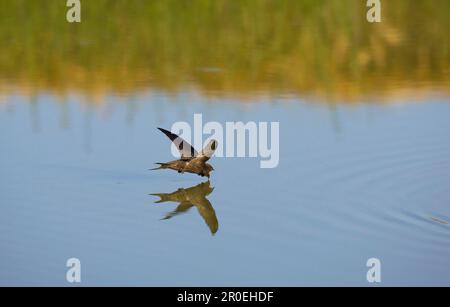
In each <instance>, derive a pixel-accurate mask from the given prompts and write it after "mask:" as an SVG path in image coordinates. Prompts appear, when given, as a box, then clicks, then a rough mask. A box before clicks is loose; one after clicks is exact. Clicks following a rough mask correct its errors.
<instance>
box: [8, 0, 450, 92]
mask: <svg viewBox="0 0 450 307" xmlns="http://www.w3.org/2000/svg"><path fill="white" fill-rule="evenodd" d="M81 2H82V22H81V24H69V23H68V22H67V21H66V18H65V15H66V11H67V8H66V6H65V3H66V1H65V0H58V1H55V0H32V1H30V0H2V1H1V2H0V42H1V45H2V50H1V53H0V91H7V90H8V88H9V87H22V88H27V89H31V90H36V89H38V90H46V91H50V92H53V93H56V94H58V93H60V94H64V93H66V92H68V91H73V90H76V91H79V92H82V93H84V94H87V95H91V94H92V95H103V94H106V93H107V92H111V91H112V92H132V91H137V90H141V89H146V88H152V89H157V90H163V91H168V92H176V91H179V90H182V89H185V88H186V87H194V88H196V89H198V90H199V91H200V92H201V93H203V94H204V95H227V96H240V97H253V96H254V95H257V94H267V95H272V94H279V93H282V94H283V93H292V94H295V95H312V96H319V97H325V98H327V99H345V100H348V101H351V100H356V99H359V98H361V97H365V96H370V95H373V94H378V95H380V94H381V96H390V95H392V94H393V92H394V89H398V88H402V87H409V88H416V89H417V90H420V89H428V88H430V87H432V86H433V87H434V86H436V87H439V88H440V90H443V91H444V92H446V93H447V92H448V89H449V85H450V72H449V69H450V58H449V44H450V36H449V34H448V31H449V29H450V1H448V0H433V1H427V0H395V1H382V4H383V13H382V22H381V23H379V24H370V23H368V22H367V21H366V10H367V9H366V7H365V1H362V0H303V1H302V0H293V1H283V0H239V1H238V0H214V1H213V0H191V1H185V0H167V1H164V0H160V1H156V0H155V1H151V0H149V1H141V0H88V1H86V0H84V1H81Z"/></svg>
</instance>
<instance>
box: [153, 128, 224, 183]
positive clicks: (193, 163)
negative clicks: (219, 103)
mask: <svg viewBox="0 0 450 307" xmlns="http://www.w3.org/2000/svg"><path fill="white" fill-rule="evenodd" d="M158 130H160V131H161V132H162V133H164V134H165V135H166V136H167V137H168V138H169V139H170V140H171V141H172V142H173V143H174V144H175V146H176V147H177V149H178V151H179V152H180V154H181V158H180V159H178V160H174V161H169V162H165V163H160V162H158V163H156V164H158V165H159V167H156V168H152V169H151V170H159V169H172V170H175V171H177V172H178V173H185V172H186V173H193V174H197V175H199V176H202V177H205V176H206V177H208V180H209V178H210V176H211V175H210V173H211V172H212V171H213V170H214V168H213V167H212V166H211V164H209V163H206V161H208V160H209V159H210V158H211V156H212V155H213V154H214V152H215V151H216V149H217V145H218V142H217V141H216V140H214V139H212V140H210V141H209V142H208V144H206V146H205V147H204V148H203V149H202V151H201V152H197V151H196V150H195V148H194V147H192V145H191V144H189V143H188V142H186V141H185V140H183V139H182V138H181V137H180V136H178V135H176V134H175V133H172V132H170V131H168V130H166V129H163V128H158Z"/></svg>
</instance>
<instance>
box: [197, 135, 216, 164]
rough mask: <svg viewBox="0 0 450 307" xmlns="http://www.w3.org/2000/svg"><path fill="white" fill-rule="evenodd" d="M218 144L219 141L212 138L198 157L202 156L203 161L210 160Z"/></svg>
mask: <svg viewBox="0 0 450 307" xmlns="http://www.w3.org/2000/svg"><path fill="white" fill-rule="evenodd" d="M217 145H218V142H217V141H216V140H210V141H209V142H208V144H206V146H205V147H204V148H203V149H202V152H201V153H200V154H199V155H198V156H197V157H199V158H202V160H203V161H208V160H209V159H210V158H211V156H212V155H213V154H214V152H215V151H216V149H217Z"/></svg>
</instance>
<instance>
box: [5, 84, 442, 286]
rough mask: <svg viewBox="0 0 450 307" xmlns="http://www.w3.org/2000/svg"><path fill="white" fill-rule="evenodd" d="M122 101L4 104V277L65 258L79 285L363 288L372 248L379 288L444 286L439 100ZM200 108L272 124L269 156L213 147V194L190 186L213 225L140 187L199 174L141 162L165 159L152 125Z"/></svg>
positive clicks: (32, 279)
mask: <svg viewBox="0 0 450 307" xmlns="http://www.w3.org/2000/svg"><path fill="white" fill-rule="evenodd" d="M124 99H126V98H123V97H107V101H106V102H105V104H104V105H103V106H102V107H91V106H89V105H83V104H81V103H79V102H78V101H77V98H76V97H71V98H69V99H68V100H67V101H66V102H64V104H63V105H61V103H60V102H58V101H55V99H54V98H53V97H51V96H48V95H40V96H38V97H37V99H36V100H35V102H33V104H30V103H29V102H28V101H26V99H24V98H23V97H20V96H16V97H14V98H11V100H9V101H8V102H7V103H6V104H3V105H2V106H1V112H0V114H1V120H0V123H1V124H0V125H1V127H0V131H1V134H0V137H1V139H0V140H1V143H2V154H1V160H0V161H1V169H2V175H1V184H0V186H1V211H2V214H1V217H0V219H1V221H0V242H1V250H2V254H1V262H0V272H2V278H1V283H2V284H3V285H6V284H17V285H21V284H32V285H54V284H56V285H65V284H66V282H65V270H66V268H65V261H66V260H67V259H68V258H70V257H77V258H79V259H80V260H81V261H82V265H83V284H84V285H255V284H256V285H315V284H329V285H342V284H352V285H353V284H356V285H365V284H366V281H365V272H366V270H367V268H366V266H365V262H366V260H367V259H368V258H370V257H377V258H380V260H381V261H382V264H383V283H384V284H385V285H395V284H407V285H418V284H436V285H441V284H448V281H449V279H448V276H449V275H448V274H449V253H450V244H449V243H450V227H449V225H448V224H442V223H439V222H436V221H435V220H433V219H432V218H438V219H440V220H443V221H449V220H450V210H449V207H448V201H449V197H450V190H449V186H448V182H449V179H450V160H449V157H450V155H449V153H450V140H449V138H448V131H449V129H450V122H449V120H448V118H449V116H450V105H449V104H448V103H447V102H446V101H443V100H441V99H436V100H434V101H428V102H426V103H408V104H402V103H401V102H398V103H397V104H392V105H377V104H363V105H358V106H336V107H334V108H329V107H327V106H326V105H316V104H310V103H308V102H304V101H283V100H280V101H277V102H276V103H273V102H259V103H257V104H256V103H255V104H250V105H246V106H245V108H242V107H241V106H240V105H237V104H235V103H220V102H219V103H217V104H214V105H212V104H208V103H207V102H205V101H202V100H198V97H196V96H195V95H194V94H186V95H182V96H181V97H178V98H177V103H174V101H172V100H171V98H169V97H167V96H165V95H162V94H160V93H151V92H149V93H143V94H142V95H139V96H137V97H136V98H135V100H134V102H133V108H131V107H130V105H129V104H127V103H125V101H123V100H124ZM194 100H195V101H194ZM237 109H239V113H237V112H236V110H237ZM194 112H201V113H202V114H203V116H204V121H207V120H217V121H219V122H225V121H227V120H231V119H232V120H243V121H249V120H255V121H264V120H272V121H273V120H277V121H279V122H280V151H281V153H280V164H279V167H278V168H275V169H261V168H259V161H258V159H250V158H247V159H239V158H235V159H228V158H213V159H212V161H211V162H212V164H213V165H214V167H215V169H216V171H215V172H214V173H213V176H212V179H211V182H210V184H211V187H214V190H213V191H212V192H211V194H209V195H206V196H204V197H203V195H200V196H199V197H203V198H206V199H207V201H209V202H210V204H211V206H212V208H213V211H215V215H216V218H217V222H218V229H217V232H216V233H215V235H212V233H211V230H210V229H209V227H208V226H207V224H206V223H205V220H204V219H203V218H202V217H201V215H200V214H199V213H198V211H197V208H196V207H193V208H191V209H189V210H188V211H187V212H186V213H184V214H179V215H176V216H174V217H172V218H171V219H168V220H161V219H162V218H164V217H165V215H166V214H167V213H169V212H171V211H173V210H174V209H175V208H176V207H177V205H178V203H161V204H155V203H154V202H155V201H157V200H158V199H159V198H158V197H155V196H151V195H149V194H154V193H171V192H174V191H176V190H177V189H179V188H189V187H193V186H196V185H198V184H199V183H201V182H202V179H201V177H198V176H195V175H189V174H186V175H179V174H177V173H175V172H170V171H161V172H151V171H148V170H147V169H148V168H150V167H152V164H153V163H154V162H156V161H166V160H168V159H171V158H172V157H171V156H170V151H169V142H168V140H167V139H166V138H165V136H164V135H162V134H161V133H160V132H159V131H157V130H156V129H155V127H157V126H163V127H169V126H170V125H171V123H172V122H173V121H175V120H181V119H182V120H186V121H190V122H192V118H191V114H193V113H194ZM130 118H132V120H130ZM203 181H204V180H203ZM199 194H201V193H199ZM201 202H203V201H201ZM201 202H200V203H201ZM213 223H214V221H213ZM213 227H214V226H213Z"/></svg>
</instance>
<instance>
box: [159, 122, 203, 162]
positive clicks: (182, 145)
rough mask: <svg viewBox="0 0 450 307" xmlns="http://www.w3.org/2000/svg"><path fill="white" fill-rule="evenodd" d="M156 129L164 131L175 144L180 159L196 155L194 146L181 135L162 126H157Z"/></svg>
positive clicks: (187, 158)
mask: <svg viewBox="0 0 450 307" xmlns="http://www.w3.org/2000/svg"><path fill="white" fill-rule="evenodd" d="M158 130H159V131H161V132H162V133H164V134H165V135H166V136H167V137H168V138H169V139H170V140H171V141H172V142H173V143H174V144H175V146H176V147H177V149H178V151H179V152H180V154H181V159H182V160H189V159H192V158H194V157H195V156H197V154H198V153H197V151H196V150H195V149H194V147H192V145H191V144H189V143H188V142H186V141H185V140H183V139H182V138H181V137H179V136H178V135H176V134H175V133H172V132H170V131H168V130H166V129H163V128H158Z"/></svg>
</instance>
